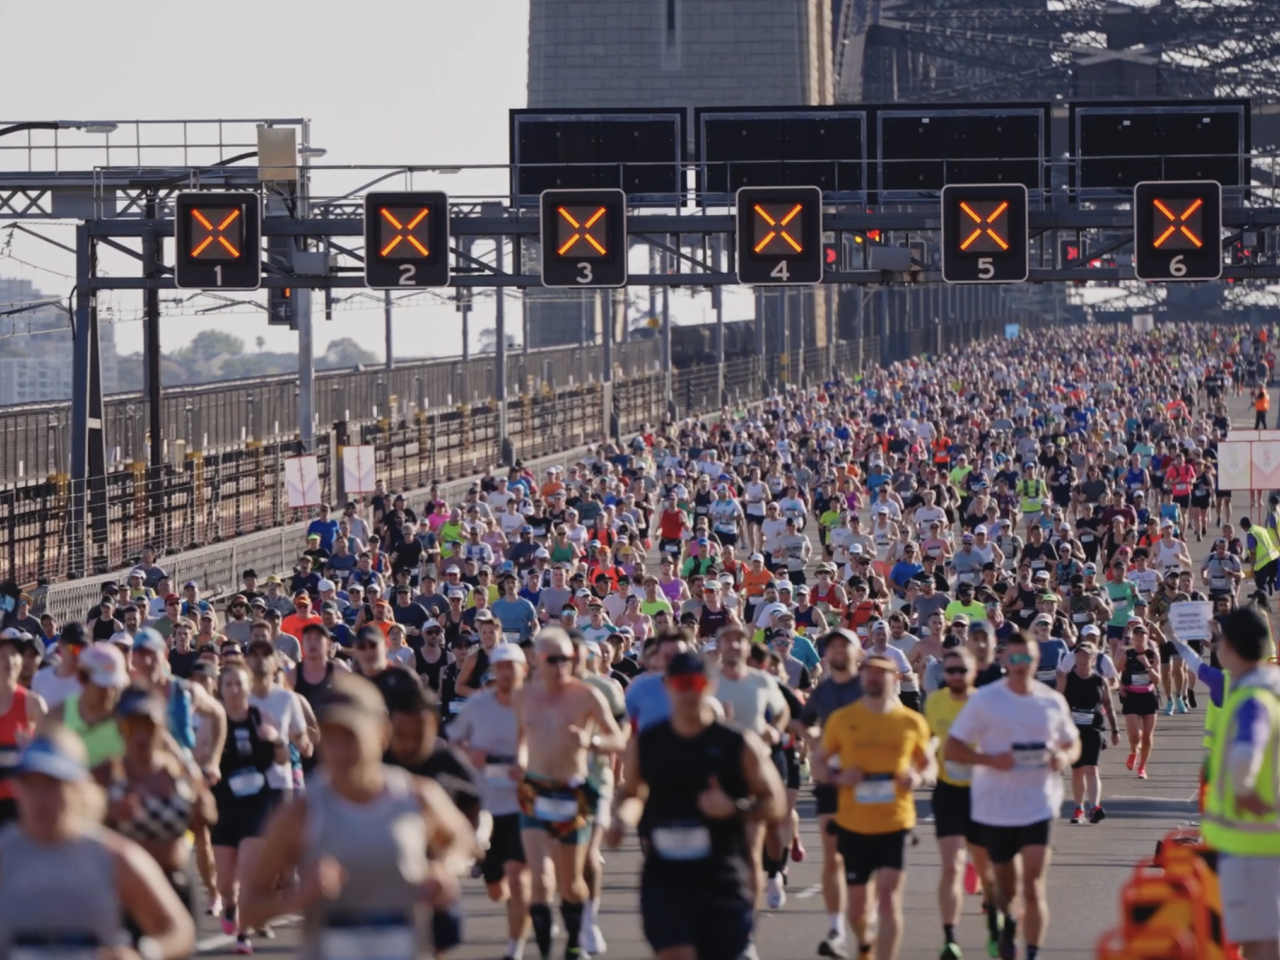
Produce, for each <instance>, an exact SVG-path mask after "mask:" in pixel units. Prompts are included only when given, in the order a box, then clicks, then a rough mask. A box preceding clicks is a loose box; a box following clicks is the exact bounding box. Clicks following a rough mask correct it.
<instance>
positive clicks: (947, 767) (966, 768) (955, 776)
mask: <svg viewBox="0 0 1280 960" xmlns="http://www.w3.org/2000/svg"><path fill="white" fill-rule="evenodd" d="M942 769H943V770H944V771H945V772H946V774H947V779H948V780H955V781H956V782H961V781H964V782H968V781H969V780H972V779H973V767H972V766H971V765H970V764H967V763H956V762H955V761H954V760H944V761H942Z"/></svg>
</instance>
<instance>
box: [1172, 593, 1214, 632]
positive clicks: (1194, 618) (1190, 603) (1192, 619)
mask: <svg viewBox="0 0 1280 960" xmlns="http://www.w3.org/2000/svg"><path fill="white" fill-rule="evenodd" d="M1211 619H1213V604H1212V603H1211V602H1209V601H1208V600H1187V601H1183V602H1182V603H1171V604H1169V627H1170V628H1171V629H1172V630H1173V635H1174V636H1175V637H1177V638H1178V639H1179V640H1183V641H1186V640H1208V639H1209V621H1210V620H1211Z"/></svg>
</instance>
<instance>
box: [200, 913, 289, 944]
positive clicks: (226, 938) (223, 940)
mask: <svg viewBox="0 0 1280 960" xmlns="http://www.w3.org/2000/svg"><path fill="white" fill-rule="evenodd" d="M301 919H302V917H301V916H300V915H299V914H296V913H286V914H285V915H284V916H283V917H277V918H276V919H275V920H272V921H271V926H272V927H273V928H275V929H277V930H278V929H279V928H280V927H288V926H292V925H293V924H295V923H297V922H298V921H300V920H301ZM235 942H236V938H235V934H230V935H228V934H225V933H215V934H214V935H213V936H211V937H205V938H204V939H203V940H197V941H196V953H218V952H219V951H221V950H222V948H223V947H229V946H232V945H233V944H234V943H235Z"/></svg>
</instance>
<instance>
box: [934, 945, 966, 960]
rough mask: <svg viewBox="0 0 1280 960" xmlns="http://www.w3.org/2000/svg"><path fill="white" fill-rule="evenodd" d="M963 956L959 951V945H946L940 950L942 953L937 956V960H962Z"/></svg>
mask: <svg viewBox="0 0 1280 960" xmlns="http://www.w3.org/2000/svg"><path fill="white" fill-rule="evenodd" d="M963 957H964V954H963V953H962V952H961V951H960V944H958V943H948V944H945V945H944V946H943V948H942V952H941V953H940V954H938V960H962V958H963Z"/></svg>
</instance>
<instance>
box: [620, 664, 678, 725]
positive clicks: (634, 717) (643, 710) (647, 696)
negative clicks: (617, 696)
mask: <svg viewBox="0 0 1280 960" xmlns="http://www.w3.org/2000/svg"><path fill="white" fill-rule="evenodd" d="M626 702H627V716H628V717H630V718H631V722H632V723H633V724H635V728H636V730H638V731H644V730H647V729H648V728H649V727H652V726H653V725H654V724H655V723H661V722H662V721H663V720H666V719H667V718H668V717H670V716H671V698H670V697H669V696H667V688H666V687H665V686H664V685H663V682H662V674H660V673H642V674H640V676H638V677H636V678H635V679H634V680H632V681H631V685H630V686H628V687H627V701H626Z"/></svg>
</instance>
